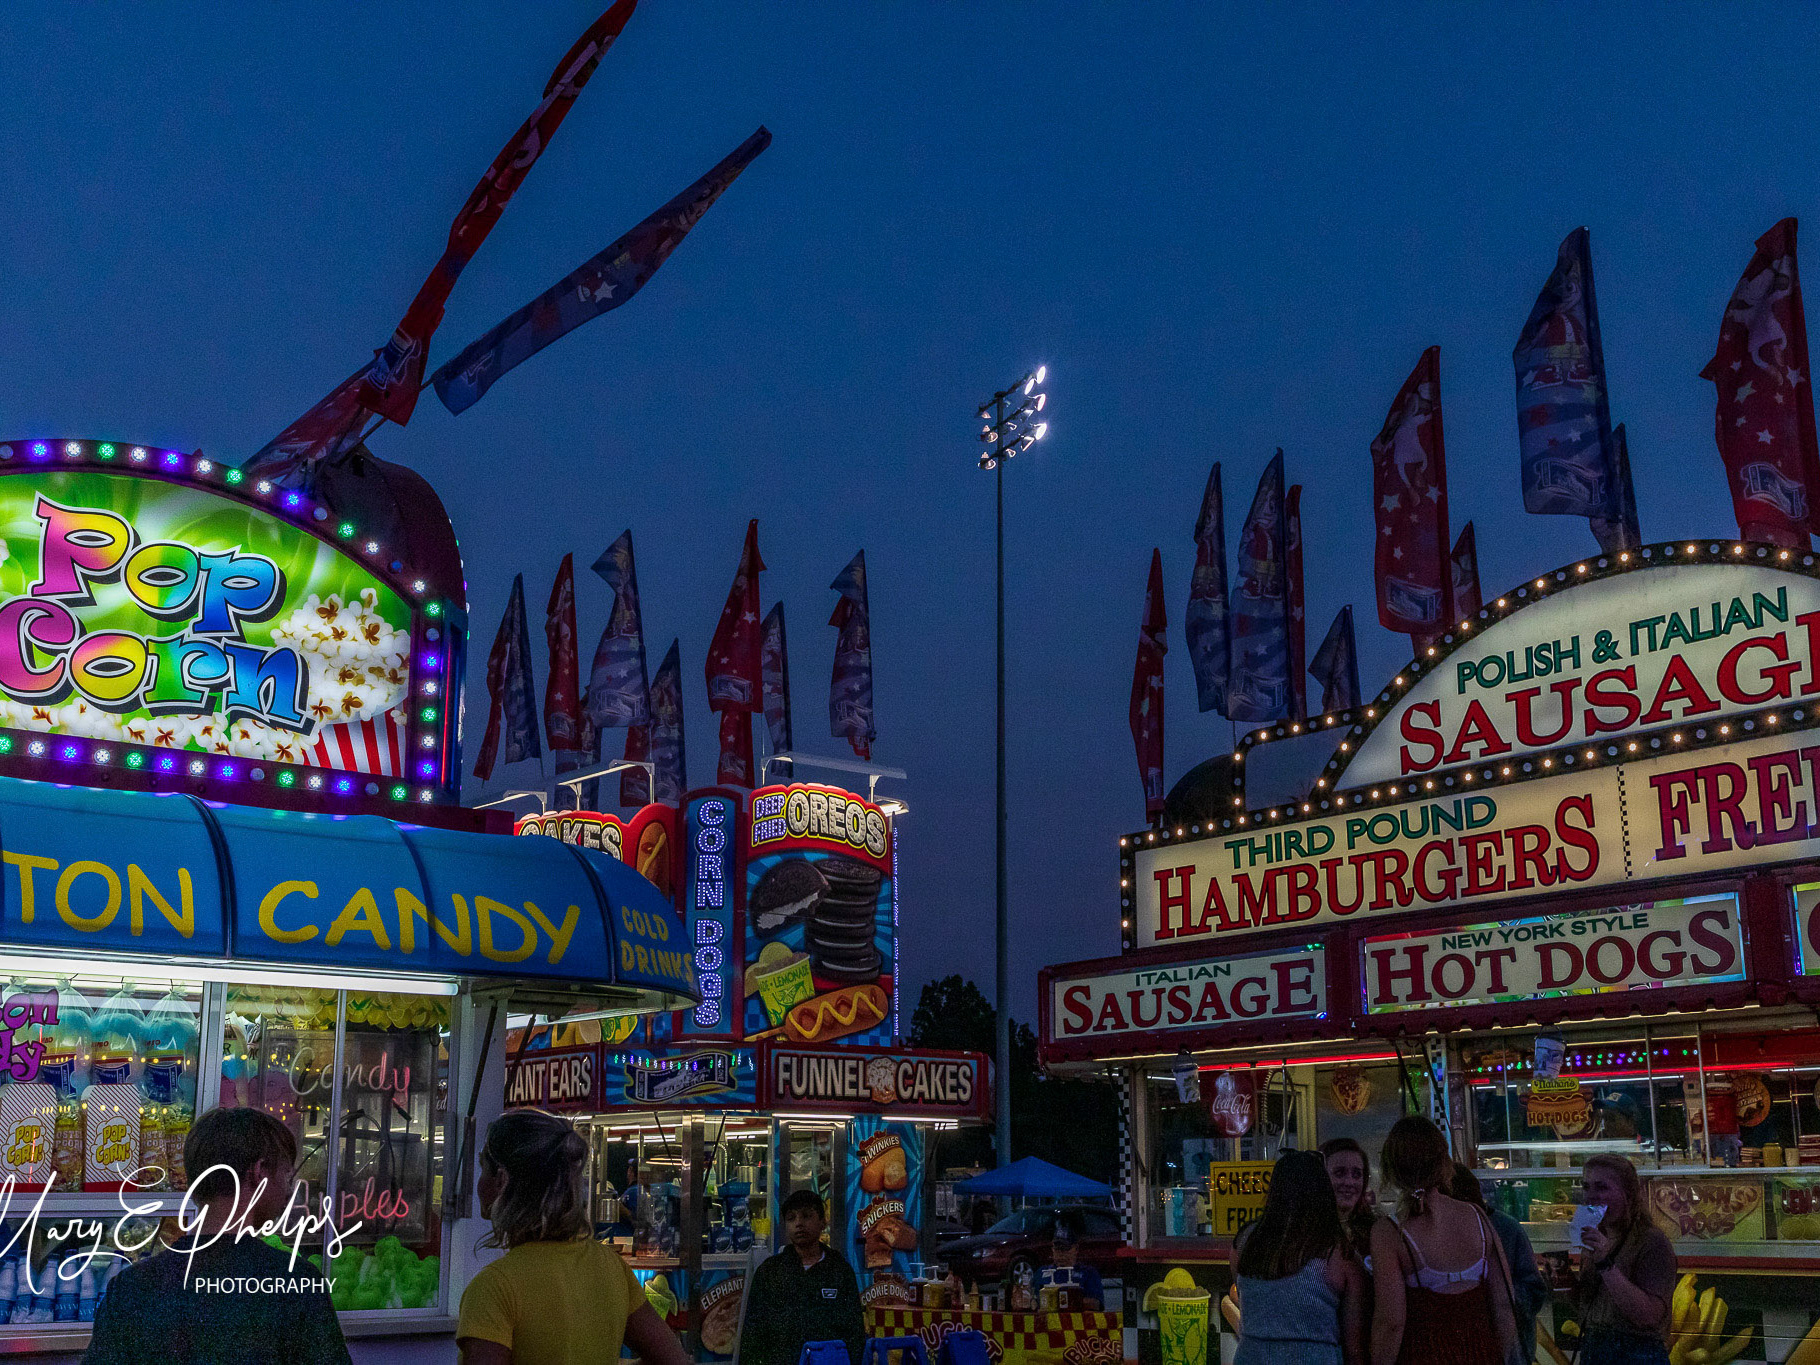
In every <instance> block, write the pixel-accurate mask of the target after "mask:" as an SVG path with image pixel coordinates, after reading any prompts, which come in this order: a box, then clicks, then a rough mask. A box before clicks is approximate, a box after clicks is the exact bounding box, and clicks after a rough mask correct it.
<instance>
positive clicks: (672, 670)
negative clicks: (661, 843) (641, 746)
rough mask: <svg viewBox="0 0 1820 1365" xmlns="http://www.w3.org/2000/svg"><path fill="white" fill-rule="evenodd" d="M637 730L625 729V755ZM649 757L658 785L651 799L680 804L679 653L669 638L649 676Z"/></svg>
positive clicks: (684, 784) (683, 784)
mask: <svg viewBox="0 0 1820 1365" xmlns="http://www.w3.org/2000/svg"><path fill="white" fill-rule="evenodd" d="M638 733H639V731H638V729H636V728H634V729H632V730H628V731H627V732H626V746H627V751H628V752H627V756H628V757H631V756H632V755H631V753H630V750H631V744H632V736H633V735H635V734H638ZM649 756H650V759H651V762H652V763H653V764H654V765H655V767H656V769H657V787H656V790H655V791H654V792H653V793H652V798H651V799H652V800H654V801H662V802H664V803H665V804H666V805H671V806H681V805H682V798H683V793H684V792H685V791H687V790H688V789H689V783H688V776H687V769H688V765H687V761H686V757H685V755H684V752H683V701H682V656H681V655H680V654H679V653H678V651H677V642H676V641H675V640H672V641H670V652H669V653H668V654H665V655H664V661H663V662H662V663H660V664H659V665H658V666H657V673H656V675H655V676H654V677H653V678H652V679H651V724H650V740H649Z"/></svg>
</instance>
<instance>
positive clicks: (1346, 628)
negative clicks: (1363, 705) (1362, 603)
mask: <svg viewBox="0 0 1820 1365" xmlns="http://www.w3.org/2000/svg"><path fill="white" fill-rule="evenodd" d="M1308 672H1309V674H1310V675H1311V676H1312V677H1313V678H1314V680H1315V681H1316V682H1318V683H1320V684H1321V710H1323V711H1349V710H1352V709H1353V708H1354V707H1356V706H1358V704H1359V650H1358V646H1357V645H1356V644H1355V643H1354V642H1353V638H1352V606H1351V604H1348V605H1346V606H1344V607H1341V608H1340V609H1339V611H1338V612H1336V613H1335V614H1334V618H1333V624H1332V625H1331V626H1329V627H1327V637H1326V638H1325V639H1324V640H1322V641H1321V647H1320V648H1319V649H1317V650H1315V652H1314V658H1313V659H1312V660H1311V661H1310V662H1309V665H1308Z"/></svg>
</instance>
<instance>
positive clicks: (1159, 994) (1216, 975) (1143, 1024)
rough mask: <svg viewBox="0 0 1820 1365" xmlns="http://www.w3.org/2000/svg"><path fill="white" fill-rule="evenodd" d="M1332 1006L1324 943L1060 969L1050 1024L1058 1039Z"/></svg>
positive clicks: (1309, 1012)
mask: <svg viewBox="0 0 1820 1365" xmlns="http://www.w3.org/2000/svg"><path fill="white" fill-rule="evenodd" d="M1326 1012H1327V980H1326V958H1325V956H1324V952H1323V950H1322V948H1321V946H1320V945H1319V944H1313V945H1310V946H1309V947H1306V948H1297V949H1294V950H1292V951H1289V952H1284V953H1260V954H1257V955H1255V956H1252V957H1228V958H1221V959H1219V960H1217V961H1206V962H1176V963H1170V964H1169V965H1167V966H1159V967H1151V968H1146V969H1143V970H1141V971H1133V972H1119V973H1117V974H1115V975H1112V976H1091V977H1072V978H1070V977H1059V978H1057V979H1056V980H1055V981H1053V982H1051V984H1050V1008H1049V1019H1050V1024H1049V1027H1050V1030H1051V1036H1053V1037H1055V1038H1057V1039H1069V1038H1085V1037H1088V1036H1102V1037H1103V1036H1105V1035H1107V1034H1120V1033H1154V1032H1164V1033H1168V1032H1174V1031H1176V1030H1181V1029H1205V1028H1217V1027H1219V1026H1220V1025H1222V1024H1244V1023H1248V1022H1253V1021H1256V1020H1260V1019H1294V1018H1308V1017H1312V1016H1316V1015H1321V1014H1325V1013H1326Z"/></svg>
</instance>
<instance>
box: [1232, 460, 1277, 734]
mask: <svg viewBox="0 0 1820 1365" xmlns="http://www.w3.org/2000/svg"><path fill="white" fill-rule="evenodd" d="M1286 522H1287V517H1286V515H1285V513H1284V507H1283V452H1282V451H1281V450H1279V451H1277V453H1276V455H1275V456H1273V457H1272V459H1271V461H1270V463H1269V464H1268V465H1266V466H1265V467H1264V473H1263V476H1262V477H1261V478H1259V479H1258V491H1257V493H1256V494H1255V495H1254V496H1253V497H1252V500H1251V511H1250V512H1248V513H1247V514H1246V516H1245V524H1244V526H1243V527H1241V528H1240V530H1239V543H1238V549H1237V551H1236V552H1235V554H1234V556H1233V578H1234V581H1233V586H1232V674H1231V677H1230V678H1229V679H1228V681H1227V683H1226V714H1227V715H1228V716H1230V717H1231V718H1232V719H1233V720H1237V721H1260V720H1277V719H1279V718H1280V717H1282V716H1283V715H1285V714H1286V713H1287V712H1288V710H1289V573H1288V563H1287V550H1286V547H1285V544H1284V538H1285V532H1286V525H1285V523H1286Z"/></svg>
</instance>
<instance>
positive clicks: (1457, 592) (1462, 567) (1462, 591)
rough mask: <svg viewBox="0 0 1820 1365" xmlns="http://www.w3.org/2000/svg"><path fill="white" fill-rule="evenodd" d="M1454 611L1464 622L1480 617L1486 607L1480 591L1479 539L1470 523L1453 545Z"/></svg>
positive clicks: (1461, 531)
mask: <svg viewBox="0 0 1820 1365" xmlns="http://www.w3.org/2000/svg"><path fill="white" fill-rule="evenodd" d="M1452 563H1453V610H1454V615H1455V616H1458V617H1459V618H1460V619H1461V620H1462V621H1464V620H1467V619H1468V618H1469V617H1473V616H1476V615H1478V613H1479V608H1480V607H1482V606H1484V605H1485V597H1484V594H1482V593H1481V592H1480V591H1479V538H1478V536H1477V535H1476V534H1474V532H1473V529H1472V523H1471V522H1470V521H1469V522H1467V523H1466V525H1465V526H1463V527H1461V528H1460V538H1459V539H1458V540H1456V541H1455V542H1454V543H1453V556H1452Z"/></svg>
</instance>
